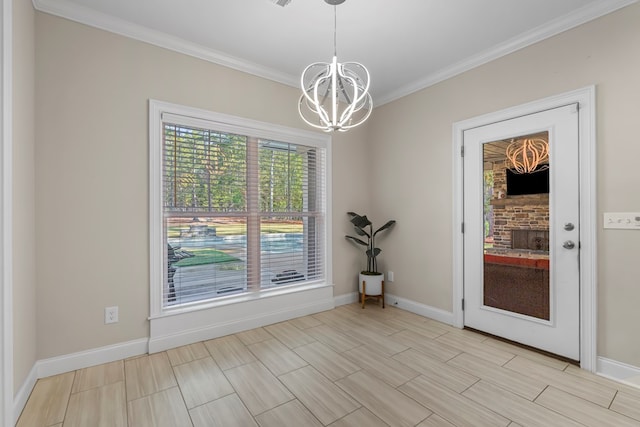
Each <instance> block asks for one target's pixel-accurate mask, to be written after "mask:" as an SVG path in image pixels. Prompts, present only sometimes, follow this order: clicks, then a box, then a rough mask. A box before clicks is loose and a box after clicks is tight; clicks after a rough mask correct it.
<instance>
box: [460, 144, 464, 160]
mask: <svg viewBox="0 0 640 427" xmlns="http://www.w3.org/2000/svg"><path fill="white" fill-rule="evenodd" d="M460 157H464V145H461V146H460Z"/></svg>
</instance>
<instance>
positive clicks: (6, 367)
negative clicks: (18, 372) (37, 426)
mask: <svg viewBox="0 0 640 427" xmlns="http://www.w3.org/2000/svg"><path fill="white" fill-rule="evenodd" d="M1 1H2V2H1V3H0V22H1V24H0V95H1V101H0V270H1V271H2V273H1V274H0V306H1V307H2V314H0V337H1V338H0V346H1V348H0V380H1V381H2V385H1V386H0V424H2V425H7V426H8V425H13V424H14V423H15V422H16V419H15V418H14V413H13V412H14V410H13V409H14V408H13V404H14V401H13V400H14V399H13V397H14V392H13V270H12V251H11V245H12V242H13V237H12V208H13V204H12V185H13V181H12V166H11V161H12V147H13V141H12V137H13V134H12V117H13V116H12V108H13V98H12V65H13V62H12V43H13V37H12V35H13V28H12V23H13V9H12V4H13V3H12V1H11V0H1Z"/></svg>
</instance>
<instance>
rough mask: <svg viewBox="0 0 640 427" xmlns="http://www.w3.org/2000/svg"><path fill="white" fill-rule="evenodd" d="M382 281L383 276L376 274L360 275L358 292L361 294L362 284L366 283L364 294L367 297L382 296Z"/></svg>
mask: <svg viewBox="0 0 640 427" xmlns="http://www.w3.org/2000/svg"><path fill="white" fill-rule="evenodd" d="M383 280H384V274H382V273H378V274H376V275H371V274H362V273H360V278H359V282H358V292H359V293H361V294H362V293H363V292H362V282H363V281H364V282H366V289H365V292H366V294H367V295H382V281H383Z"/></svg>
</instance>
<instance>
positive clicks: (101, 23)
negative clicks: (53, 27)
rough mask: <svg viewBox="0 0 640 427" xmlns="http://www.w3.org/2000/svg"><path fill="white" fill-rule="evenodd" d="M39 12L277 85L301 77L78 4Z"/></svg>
mask: <svg viewBox="0 0 640 427" xmlns="http://www.w3.org/2000/svg"><path fill="white" fill-rule="evenodd" d="M33 6H34V7H35V9H36V10H38V11H40V12H44V13H48V14H50V15H55V16H58V17H61V18H65V19H69V20H71V21H75V22H78V23H81V24H84V25H88V26H91V27H95V28H99V29H101V30H105V31H109V32H111V33H115V34H118V35H121V36H125V37H128V38H131V39H134V40H138V41H141V42H144V43H148V44H151V45H154V46H158V47H162V48H165V49H169V50H172V51H175V52H178V53H183V54H185V55H189V56H193V57H196V58H198V59H202V60H205V61H208V62H213V63H215V64H218V65H222V66H225V67H228V68H232V69H234V70H238V71H242V72H245V73H248V74H252V75H255V76H258V77H263V78H265V79H268V80H273V81H276V82H278V83H283V84H286V85H289V86H294V87H297V86H298V84H299V80H298V77H294V76H290V75H288V74H286V73H282V72H280V71H277V70H274V69H272V68H268V67H264V66H261V65H259V64H256V63H253V62H250V61H246V60H244V59H241V58H237V57H234V56H231V55H228V54H226V53H223V52H220V51H217V50H215V49H211V48H208V47H205V46H202V45H200V44H197V43H193V42H190V41H187V40H184V39H181V38H179V37H175V36H172V35H170V34H167V33H163V32H162V31H157V30H152V29H150V28H147V27H144V26H142V25H137V24H133V23H131V22H129V21H126V20H124V19H120V18H116V17H114V16H111V15H107V14H105V13H102V12H98V11H96V10H94V9H91V8H88V7H85V6H81V5H78V4H76V3H73V2H71V1H68V0H33Z"/></svg>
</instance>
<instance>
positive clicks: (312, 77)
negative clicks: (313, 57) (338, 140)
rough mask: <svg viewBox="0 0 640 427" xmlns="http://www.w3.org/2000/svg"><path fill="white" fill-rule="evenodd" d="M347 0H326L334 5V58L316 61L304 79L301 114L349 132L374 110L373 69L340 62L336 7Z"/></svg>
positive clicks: (318, 124) (308, 120)
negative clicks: (371, 87)
mask: <svg viewBox="0 0 640 427" xmlns="http://www.w3.org/2000/svg"><path fill="white" fill-rule="evenodd" d="M344 1H345V0H325V2H326V3H328V4H330V5H333V6H334V8H333V14H334V15H333V59H332V60H331V62H329V63H327V62H314V63H313V64H311V65H309V66H308V67H307V68H305V69H304V71H303V72H302V77H301V78H300V86H301V87H302V95H301V96H300V100H299V102H298V112H299V113H300V117H302V119H303V120H304V121H305V122H306V123H307V124H308V125H309V126H312V127H315V128H318V129H322V130H323V131H325V132H332V131H335V130H337V131H340V132H345V131H347V130H349V129H351V128H354V127H356V126H358V125H360V124H362V123H363V122H364V121H365V120H367V118H369V115H371V110H372V109H373V101H372V99H371V95H370V94H369V71H367V69H366V68H365V66H364V65H362V64H360V63H357V62H344V63H340V62H338V56H337V54H336V32H337V30H336V28H337V12H336V6H337V5H339V4H341V3H344Z"/></svg>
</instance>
